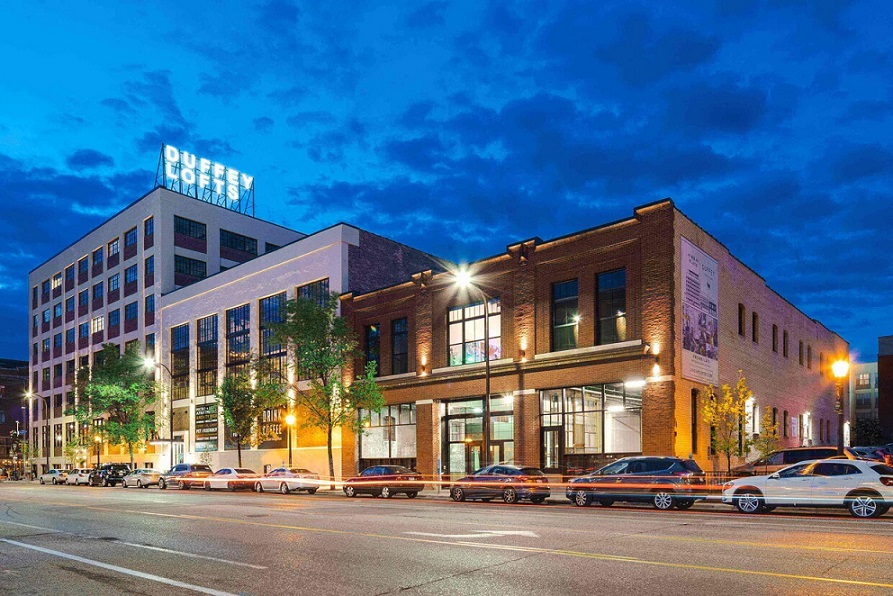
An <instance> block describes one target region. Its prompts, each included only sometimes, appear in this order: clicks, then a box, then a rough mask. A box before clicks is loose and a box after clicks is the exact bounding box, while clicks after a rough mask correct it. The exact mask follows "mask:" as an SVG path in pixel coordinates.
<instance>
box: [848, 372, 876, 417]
mask: <svg viewBox="0 0 893 596" xmlns="http://www.w3.org/2000/svg"><path fill="white" fill-rule="evenodd" d="M850 395H852V396H853V406H854V407H853V411H854V412H855V419H856V421H857V422H858V421H860V420H866V419H872V420H877V418H878V363H877V362H866V363H864V364H854V365H853V370H852V371H851V373H850Z"/></svg>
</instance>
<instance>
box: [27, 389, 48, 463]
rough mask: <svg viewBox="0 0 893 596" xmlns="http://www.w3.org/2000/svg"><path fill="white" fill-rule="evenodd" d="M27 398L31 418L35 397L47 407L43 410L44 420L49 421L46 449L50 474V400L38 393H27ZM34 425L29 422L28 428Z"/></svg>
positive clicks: (31, 421)
mask: <svg viewBox="0 0 893 596" xmlns="http://www.w3.org/2000/svg"><path fill="white" fill-rule="evenodd" d="M25 397H27V398H28V414H29V416H30V414H31V401H32V400H33V399H34V398H35V397H39V398H40V399H41V400H42V402H43V404H45V407H44V410H43V415H44V418H46V421H47V432H46V435H47V441H46V442H47V448H46V455H47V470H46V471H47V472H49V471H50V414H49V410H50V399H49V398H48V397H44V396H42V395H40V394H38V393H34V392H33V391H29V392H27V393H26V394H25ZM32 423H33V420H29V421H28V428H29V429H30V428H31V424H32ZM42 442H43V441H41V443H42Z"/></svg>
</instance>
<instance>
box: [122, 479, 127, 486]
mask: <svg viewBox="0 0 893 596" xmlns="http://www.w3.org/2000/svg"><path fill="white" fill-rule="evenodd" d="M121 488H127V481H126V480H122V481H121Z"/></svg>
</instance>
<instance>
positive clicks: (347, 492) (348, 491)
mask: <svg viewBox="0 0 893 596" xmlns="http://www.w3.org/2000/svg"><path fill="white" fill-rule="evenodd" d="M344 494H345V495H347V496H348V497H355V496H357V489H355V488H354V487H352V486H345V487H344Z"/></svg>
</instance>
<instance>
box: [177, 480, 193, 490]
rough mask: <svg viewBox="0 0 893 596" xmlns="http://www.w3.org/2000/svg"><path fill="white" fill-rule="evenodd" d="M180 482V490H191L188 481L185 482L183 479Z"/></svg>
mask: <svg viewBox="0 0 893 596" xmlns="http://www.w3.org/2000/svg"><path fill="white" fill-rule="evenodd" d="M178 484H179V485H180V490H189V489H190V488H191V487H190V485H189V483H188V482H183V481H182V480H181V481H180V482H179V483H178Z"/></svg>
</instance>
